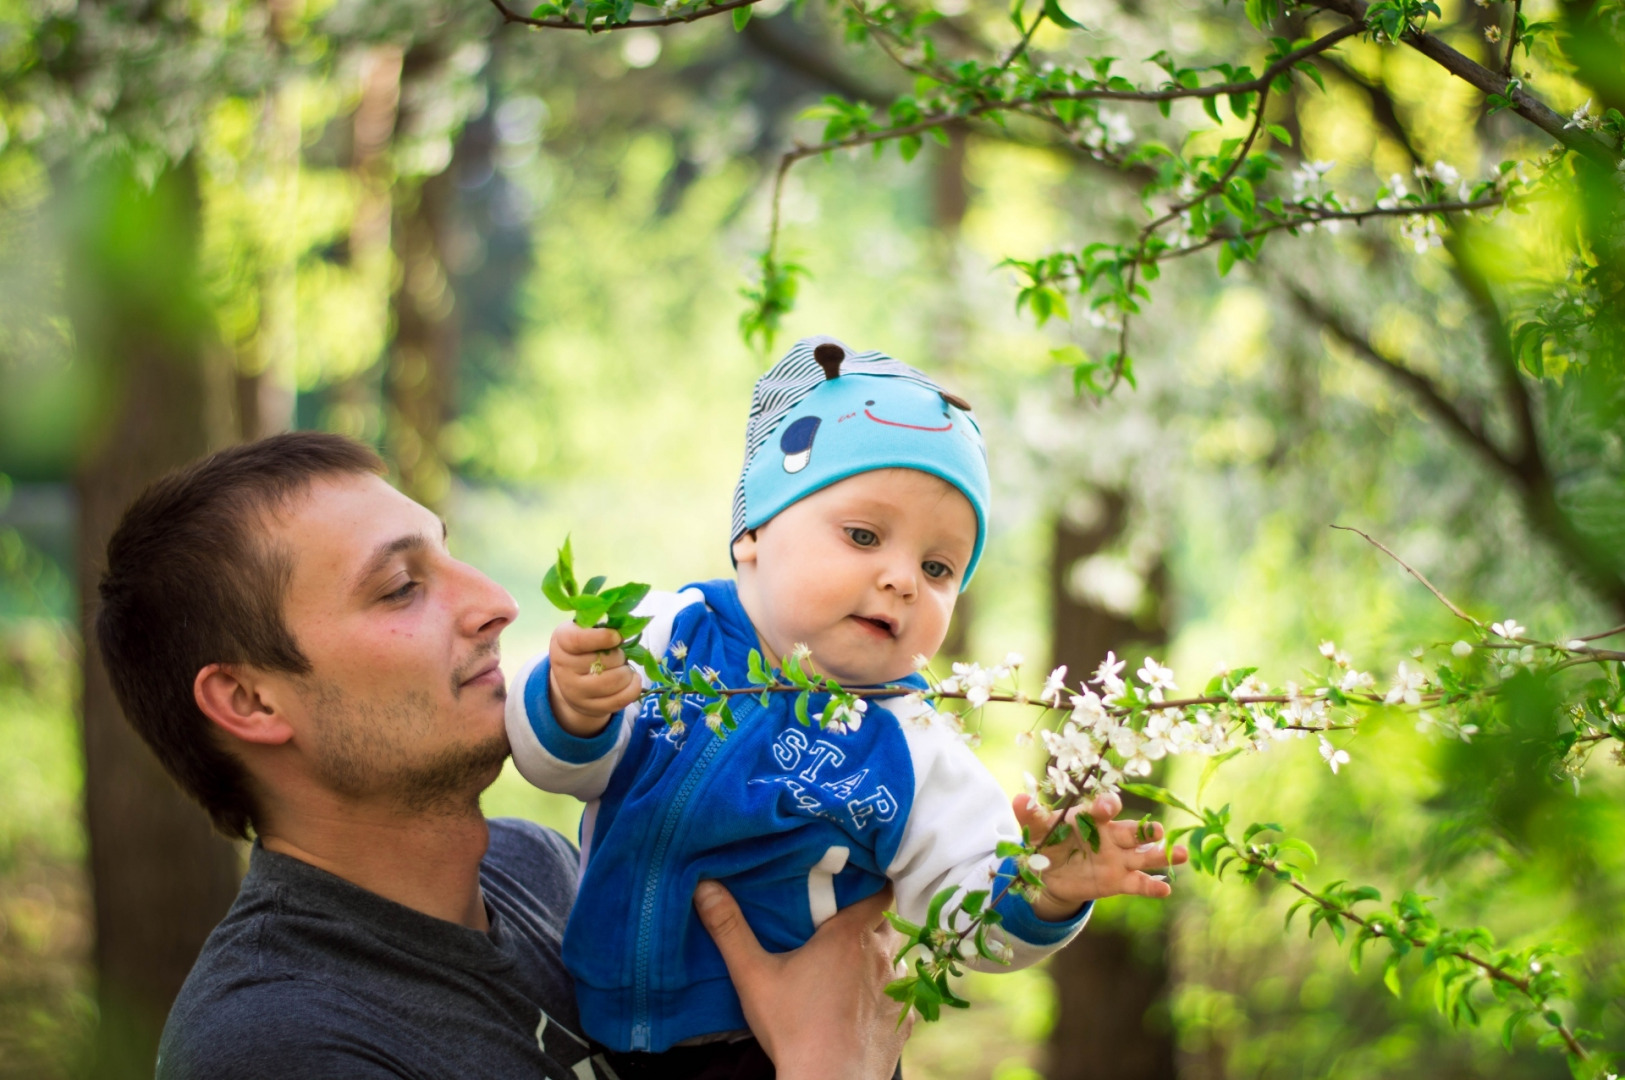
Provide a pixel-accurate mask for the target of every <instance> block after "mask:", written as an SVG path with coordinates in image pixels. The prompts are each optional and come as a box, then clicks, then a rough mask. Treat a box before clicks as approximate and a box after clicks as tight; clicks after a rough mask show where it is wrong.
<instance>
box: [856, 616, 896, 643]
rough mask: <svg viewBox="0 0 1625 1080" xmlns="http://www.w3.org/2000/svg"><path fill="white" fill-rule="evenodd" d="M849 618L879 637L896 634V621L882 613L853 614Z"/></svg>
mask: <svg viewBox="0 0 1625 1080" xmlns="http://www.w3.org/2000/svg"><path fill="white" fill-rule="evenodd" d="M850 618H851V619H852V620H853V621H854V622H856V623H857V624H858V625H859V626H861V627H863V628H864V629H865V630H868V631H869V632H870V633H872V634H875V635H877V636H879V637H884V638H894V637H896V636H897V623H896V622H895V621H893V620H891V619H888V618H886V616H884V615H853V616H850Z"/></svg>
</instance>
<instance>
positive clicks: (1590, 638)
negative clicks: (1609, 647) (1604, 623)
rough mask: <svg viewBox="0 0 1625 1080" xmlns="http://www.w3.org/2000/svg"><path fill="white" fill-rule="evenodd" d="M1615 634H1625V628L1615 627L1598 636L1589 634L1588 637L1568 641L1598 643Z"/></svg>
mask: <svg viewBox="0 0 1625 1080" xmlns="http://www.w3.org/2000/svg"><path fill="white" fill-rule="evenodd" d="M1615 634H1625V626H1616V627H1614V628H1613V629H1612V630H1604V631H1603V632H1602V633H1600V634H1589V635H1587V636H1585V637H1581V638H1570V639H1569V640H1571V641H1600V640H1601V639H1603V638H1605V637H1613V636H1614V635H1615Z"/></svg>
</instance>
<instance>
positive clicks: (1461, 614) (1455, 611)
mask: <svg viewBox="0 0 1625 1080" xmlns="http://www.w3.org/2000/svg"><path fill="white" fill-rule="evenodd" d="M1332 528H1334V529H1338V530H1341V531H1342V532H1351V533H1354V534H1355V535H1356V536H1360V537H1363V538H1364V539H1365V542H1366V543H1368V544H1370V545H1371V546H1372V547H1374V548H1376V549H1377V550H1378V551H1380V552H1382V553H1383V554H1384V555H1386V556H1388V557H1389V558H1390V559H1392V560H1394V561H1395V562H1396V563H1398V564H1399V565H1400V566H1402V567H1404V568H1405V572H1406V573H1408V574H1410V575H1411V577H1413V578H1415V579H1416V580H1417V581H1420V582H1421V583H1422V584H1423V585H1424V586H1426V587H1427V591H1428V592H1430V593H1432V594H1433V595H1434V596H1435V597H1437V598H1438V600H1439V603H1441V604H1443V605H1444V606H1445V607H1447V608H1449V609H1450V614H1452V615H1454V616H1455V617H1456V618H1458V619H1465V620H1466V621H1467V622H1470V623H1472V624H1473V625H1474V626H1480V627H1481V626H1483V625H1484V624H1483V623H1481V622H1479V621H1478V620H1477V619H1475V618H1473V617H1472V616H1471V615H1469V614H1467V613H1466V612H1465V611H1463V610H1461V608H1459V607H1457V606H1456V605H1455V604H1454V603H1453V602H1452V601H1451V599H1450V597H1448V596H1446V595H1445V594H1444V593H1442V592H1440V591H1439V590H1438V588H1437V587H1435V586H1434V584H1433V582H1431V581H1429V580H1428V579H1427V577H1426V576H1425V575H1424V574H1423V573H1422V571H1420V570H1418V569H1417V568H1416V567H1414V566H1412V565H1411V564H1410V563H1408V562H1406V561H1405V560H1404V559H1401V558H1400V557H1399V556H1398V555H1395V554H1394V553H1393V551H1392V550H1390V549H1389V547H1388V545H1386V544H1384V543H1383V542H1382V541H1381V540H1378V539H1376V538H1375V537H1373V536H1371V535H1370V534H1369V533H1367V532H1364V531H1363V530H1360V529H1356V528H1355V527H1354V526H1352V525H1333V526H1332Z"/></svg>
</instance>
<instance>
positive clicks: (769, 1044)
mask: <svg viewBox="0 0 1625 1080" xmlns="http://www.w3.org/2000/svg"><path fill="white" fill-rule="evenodd" d="M890 905H891V887H890V886H887V887H886V888H885V889H882V890H881V891H880V892H879V893H876V894H875V895H874V896H871V897H870V898H869V899H867V900H863V901H860V902H859V903H856V904H853V905H852V906H851V907H848V908H845V909H844V910H842V911H840V912H838V913H836V915H835V916H834V917H833V918H831V919H829V920H828V921H827V922H825V923H824V925H822V926H820V927H819V928H818V932H817V933H815V934H814V935H813V936H812V939H811V940H810V941H808V942H807V944H805V945H803V946H802V947H801V948H799V949H794V950H792V951H790V952H787V953H769V952H766V951H764V950H763V949H762V947H761V945H760V944H758V943H757V941H756V935H755V934H754V933H753V932H752V931H751V928H750V926H749V925H748V924H747V923H746V922H745V916H744V915H743V914H742V913H741V912H740V910H739V905H738V904H737V903H735V902H734V898H733V897H732V896H730V895H729V894H728V890H727V889H725V888H723V887H722V886H721V885H719V884H717V883H716V882H714V881H704V882H701V883H700V887H699V888H698V889H696V890H695V892H694V906H695V908H696V909H697V910H698V911H699V915H700V921H701V922H702V923H704V924H705V928H706V930H708V931H710V933H711V937H712V938H713V939H714V940H715V941H716V943H717V948H718V950H720V951H721V953H722V959H723V961H724V962H725V963H726V964H727V965H728V975H729V976H730V977H731V978H732V979H733V984H734V989H735V990H736V991H738V993H739V1001H740V1004H742V1005H743V1006H744V1008H745V1020H746V1022H747V1023H748V1024H750V1029H751V1031H752V1033H754V1034H755V1036H756V1038H757V1041H759V1042H760V1043H761V1044H762V1049H763V1050H765V1051H767V1056H768V1057H770V1058H772V1059H773V1065H774V1068H775V1069H776V1071H777V1073H778V1076H779V1078H780V1080H828V1078H830V1077H835V1076H839V1077H842V1078H846V1077H851V1078H852V1080H889V1078H890V1077H891V1076H892V1074H893V1073H894V1072H895V1071H896V1068H897V1060H898V1058H900V1057H901V1056H902V1053H903V1043H905V1042H907V1041H908V1036H909V1032H910V1031H912V1030H913V1027H914V1017H913V1015H912V1014H910V1015H909V1016H908V1017H907V1018H906V1019H905V1020H904V1021H903V1023H902V1024H901V1025H899V1024H898V1022H897V1020H898V1013H899V1010H900V1008H901V1006H899V1005H898V1003H897V1002H895V1001H893V1000H892V999H891V998H889V997H887V996H886V984H887V983H889V982H891V981H892V980H893V979H894V978H896V977H897V973H896V970H895V968H894V966H893V964H892V956H893V955H894V954H895V953H896V952H897V949H898V947H899V946H900V945H901V944H902V936H901V935H899V934H898V933H897V932H896V931H895V930H893V929H892V927H891V924H890V923H888V922H887V921H886V918H885V914H884V913H885V911H886V908H887V907H889V906H890Z"/></svg>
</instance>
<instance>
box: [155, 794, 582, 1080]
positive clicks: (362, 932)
mask: <svg viewBox="0 0 1625 1080" xmlns="http://www.w3.org/2000/svg"><path fill="white" fill-rule="evenodd" d="M490 825H491V846H490V849H489V850H488V851H487V852H486V855H485V860H484V862H482V863H481V864H480V885H481V887H482V888H483V890H484V892H485V903H486V907H487V910H488V912H489V914H490V919H491V930H490V932H489V933H484V934H482V933H480V932H479V931H477V930H470V929H468V928H467V927H464V926H458V925H456V924H455V923H449V922H445V921H442V920H440V919H436V918H433V917H432V916H429V915H424V914H423V913H421V912H418V911H413V910H412V909H411V908H407V907H403V906H401V905H400V904H397V903H394V902H393V901H390V900H386V899H384V898H383V897H381V896H378V895H376V894H375V893H370V892H368V891H366V890H365V889H362V888H358V887H357V886H355V885H352V884H350V883H349V882H347V881H344V880H342V879H340V878H337V877H334V876H333V875H332V874H329V873H327V872H326V871H323V870H318V869H317V868H315V867H314V866H311V865H309V864H308V863H304V862H301V861H299V860H298V859H293V858H289V857H287V856H285V855H278V854H276V853H275V852H270V851H266V850H265V849H264V848H262V847H260V846H259V845H257V844H256V845H255V847H254V853H253V857H252V860H251V862H250V863H249V869H248V876H247V877H246V878H244V879H243V885H242V890H241V891H240V892H239V893H238V894H237V901H236V903H234V904H232V906H231V910H230V912H228V913H227V915H226V918H225V919H224V921H222V922H221V923H220V925H219V926H218V927H216V928H215V931H214V933H213V934H211V935H209V940H208V941H207V942H206V943H205V944H204V946H203V952H202V953H201V955H199V957H198V961H197V964H196V966H194V967H193V968H192V973H191V975H190V976H188V977H187V980H186V985H185V986H183V987H182V988H181V993H180V997H179V998H178V999H177V1000H176V1002H175V1007H174V1009H172V1010H171V1012H170V1014H169V1023H168V1024H167V1025H166V1026H165V1028H164V1037H163V1042H162V1045H161V1047H160V1049H159V1055H158V1080H262V1078H263V1080H270V1078H273V1077H275V1078H278V1080H281V1078H283V1077H295V1076H296V1077H300V1078H301V1080H328V1078H332V1080H339V1078H343V1080H386V1078H388V1080H396V1078H408V1080H485V1078H487V1077H489V1078H492V1080H521V1078H528V1077H549V1078H553V1077H557V1078H559V1080H582V1078H590V1077H592V1076H593V1075H594V1069H593V1066H592V1065H591V1064H588V1059H589V1057H590V1053H591V1052H590V1051H589V1050H588V1048H587V1045H586V1044H585V1043H584V1042H583V1041H582V1039H581V1036H580V1035H579V1034H578V1033H577V1022H576V1008H575V1000H574V997H573V995H572V993H571V989H570V978H569V976H568V975H567V974H566V973H565V970H564V964H563V962H562V961H561V960H560V958H559V941H560V937H561V935H562V934H563V932H564V923H565V920H566V919H567V918H568V917H569V914H570V903H571V901H572V900H573V899H574V896H575V883H576V873H577V856H576V852H575V849H574V848H573V847H572V846H571V845H570V843H569V841H567V840H565V839H564V838H563V837H561V836H560V835H559V834H558V833H555V832H553V831H551V830H549V829H544V828H542V827H541V826H539V825H534V824H532V823H530V822H525V821H512V820H498V821H492V822H491V823H490Z"/></svg>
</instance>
